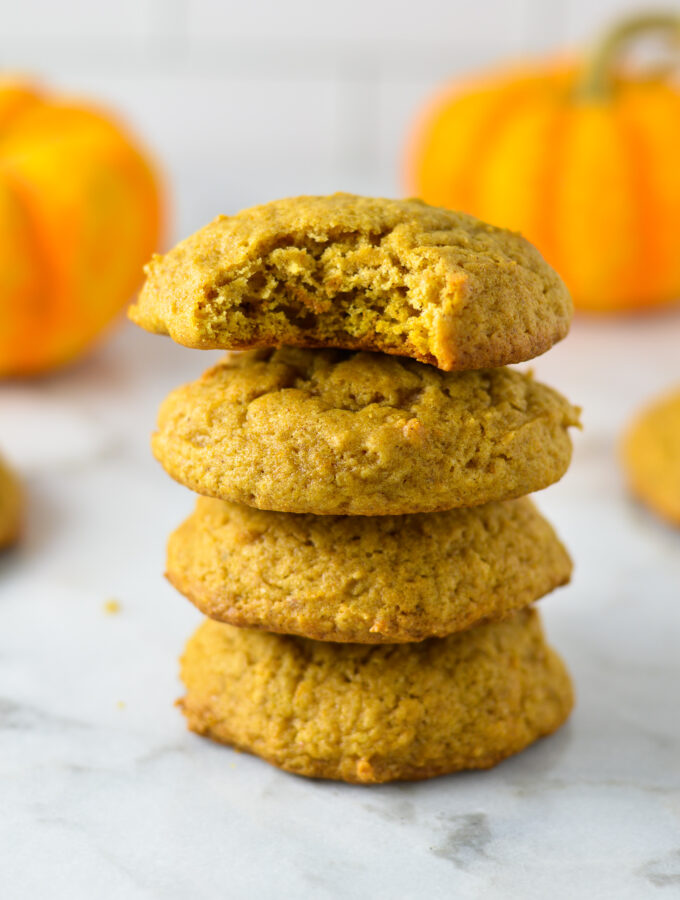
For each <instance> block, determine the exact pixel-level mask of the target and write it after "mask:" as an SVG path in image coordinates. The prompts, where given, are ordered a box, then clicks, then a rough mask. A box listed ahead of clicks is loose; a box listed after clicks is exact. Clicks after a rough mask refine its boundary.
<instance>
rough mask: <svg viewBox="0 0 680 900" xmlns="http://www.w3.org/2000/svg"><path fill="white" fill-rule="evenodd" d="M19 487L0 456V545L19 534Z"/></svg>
mask: <svg viewBox="0 0 680 900" xmlns="http://www.w3.org/2000/svg"><path fill="white" fill-rule="evenodd" d="M20 519H21V488H20V487H19V482H18V481H17V478H16V476H15V475H14V473H13V472H12V471H11V469H9V468H8V466H7V465H6V463H5V462H4V461H3V460H2V459H1V458H0V547H6V546H8V545H9V544H12V543H14V541H15V540H16V539H17V538H18V536H19V525H20Z"/></svg>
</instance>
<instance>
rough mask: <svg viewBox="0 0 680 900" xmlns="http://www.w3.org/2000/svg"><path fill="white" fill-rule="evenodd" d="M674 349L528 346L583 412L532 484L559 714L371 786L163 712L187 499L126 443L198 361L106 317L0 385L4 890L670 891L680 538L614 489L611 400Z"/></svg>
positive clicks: (143, 429)
mask: <svg viewBox="0 0 680 900" xmlns="http://www.w3.org/2000/svg"><path fill="white" fill-rule="evenodd" d="M679 348H680V317H679V316H678V315H677V314H676V315H669V316H665V317H661V318H656V319H651V320H643V319H640V320H629V321H624V322H618V323H612V322H578V323H577V325H576V327H575V328H574V331H573V333H572V336H571V337H570V338H569V340H568V341H566V342H565V343H563V344H562V345H561V346H559V347H558V348H556V349H555V350H553V351H552V352H551V353H550V354H548V355H547V356H545V357H543V358H542V359H540V360H537V361H536V364H535V369H536V370H537V373H538V375H539V376H540V377H542V378H544V379H545V380H546V381H549V382H550V383H552V384H554V385H555V386H556V387H558V388H561V389H562V390H563V391H564V392H565V393H567V394H568V395H569V396H570V397H571V398H572V399H573V400H575V401H578V402H581V403H582V404H583V406H584V407H585V415H584V421H585V425H586V430H585V431H584V433H583V434H582V435H577V437H576V445H577V446H576V453H575V458H574V463H573V466H572V469H571V471H570V473H569V474H568V476H567V477H566V478H565V479H564V481H563V482H561V483H560V484H559V485H557V486H555V487H553V488H551V489H549V490H548V491H546V492H544V493H543V494H542V495H541V496H540V498H539V503H540V505H541V506H542V508H543V509H544V510H545V511H546V512H547V513H548V514H549V515H550V517H551V518H552V520H553V521H554V523H555V525H556V526H557V528H558V530H559V531H560V532H561V534H562V536H563V537H564V539H565V541H566V542H567V543H568V545H569V546H570V548H571V550H572V553H573V556H574V558H575V560H576V564H577V569H576V575H575V578H574V581H573V584H572V585H571V586H570V587H569V588H567V589H565V590H562V591H560V592H558V593H556V594H555V595H553V596H552V597H549V598H546V600H545V601H544V603H543V604H542V608H543V610H544V613H545V621H546V625H547V629H548V632H549V636H550V639H551V641H552V643H553V644H554V645H555V646H556V647H558V648H559V650H560V651H561V653H562V654H563V656H564V657H565V658H566V660H567V661H568V663H569V665H570V668H571V670H572V672H573V675H574V678H575V681H576V685H577V689H578V706H577V708H576V711H575V713H574V715H573V717H572V719H571V721H570V723H569V724H568V726H567V727H565V728H564V729H563V730H562V731H561V732H559V733H558V734H557V735H555V736H554V737H553V738H551V739H548V740H546V741H543V742H541V743H540V744H538V745H537V746H535V747H533V748H531V749H530V750H528V751H527V752H525V753H524V754H523V755H521V756H519V757H516V758H515V759H512V760H510V761H508V762H506V763H504V764H503V765H501V766H499V767H498V768H497V769H495V770H493V771H490V772H487V773H481V774H465V775H462V776H451V777H447V778H440V779H436V780H433V781H431V782H429V783H422V784H406V785H398V786H383V787H378V788H361V787H348V786H344V785H338V784H331V783H315V782H306V781H304V780H302V779H298V778H294V777H291V776H288V775H285V774H282V773H280V772H278V771H276V770H274V769H273V768H270V767H269V766H268V765H266V764H265V763H263V762H260V761H259V760H257V759H253V758H250V757H248V756H245V755H237V754H235V753H233V752H232V751H230V750H228V749H226V748H222V747H218V746H216V745H213V744H211V743H209V742H208V741H204V740H201V739H200V738H197V737H195V736H193V735H190V734H188V733H187V732H186V731H185V728H184V723H183V720H182V718H181V716H180V714H179V713H178V712H177V710H175V709H174V708H173V700H174V699H175V697H177V696H178V695H179V693H180V691H181V688H180V685H179V683H178V680H177V674H176V672H177V665H176V659H177V656H178V654H179V652H180V650H181V648H182V645H183V641H184V640H185V638H186V637H187V636H188V635H189V633H190V632H191V630H192V628H193V627H194V626H195V625H196V624H197V622H198V621H199V616H198V614H197V613H196V612H195V610H193V609H192V608H191V606H190V605H189V604H188V603H187V602H186V601H184V600H182V599H181V598H180V597H179V596H178V595H175V593H174V592H173V591H172V589H171V588H170V587H169V586H168V585H167V584H166V583H165V582H164V581H163V579H162V577H161V572H162V570H163V549H164V542H165V538H166V536H167V534H168V532H169V531H170V530H171V529H172V528H173V527H174V526H175V525H176V524H177V523H178V522H179V521H180V520H181V518H182V517H183V516H184V515H185V514H186V513H187V511H188V510H189V509H190V507H191V505H192V498H191V496H190V494H189V493H188V492H187V491H186V490H184V489H183V488H181V487H179V486H178V485H176V484H174V483H173V482H171V481H170V479H168V478H167V476H165V475H164V473H163V472H162V471H161V469H160V467H159V466H157V465H156V464H155V463H154V462H153V461H152V459H151V457H150V454H149V451H148V442H147V435H148V432H149V431H150V429H151V427H152V424H153V420H154V414H155V408H156V406H157V404H158V402H159V401H160V400H161V398H162V397H163V396H164V395H165V393H167V391H168V390H169V389H170V388H171V387H173V386H174V385H176V384H177V383H179V382H181V381H183V380H186V379H188V378H191V377H194V376H195V375H198V374H199V373H200V372H201V371H202V370H203V368H204V367H206V365H207V361H208V359H209V358H211V356H210V355H209V354H200V353H197V352H192V351H188V350H184V349H182V348H177V347H174V346H173V345H171V344H170V342H168V341H164V340H161V339H153V338H151V337H149V336H146V335H144V334H142V333H135V332H134V331H133V330H132V329H131V328H129V327H124V328H123V329H122V330H121V331H119V333H118V334H117V335H115V336H114V338H113V339H112V340H111V341H110V342H108V343H107V344H106V345H105V346H103V347H102V348H101V349H100V351H98V352H97V353H96V354H95V355H94V356H92V357H91V358H90V359H89V360H88V361H86V362H85V363H83V364H82V365H80V366H78V367H76V368H74V369H71V370H70V371H68V372H65V373H63V374H61V375H59V376H58V377H55V378H52V379H49V380H44V381H38V382H35V383H30V384H14V385H4V386H2V387H0V445H2V446H4V448H5V449H6V451H7V453H8V454H9V455H10V456H11V457H12V459H13V460H14V461H15V463H16V464H17V465H18V466H19V467H20V468H21V469H22V470H23V472H24V476H25V479H26V482H27V484H28V490H29V500H30V508H29V514H28V522H27V530H26V536H25V541H24V543H23V546H22V547H21V548H20V549H18V550H17V551H16V552H13V553H10V554H6V555H4V556H3V557H2V558H1V559H0V896H1V897H2V898H3V900H14V898H20V900H25V898H37V897H48V896H49V897H50V898H62V897H63V898H69V900H78V898H81V897H82V898H91V897H96V898H97V900H108V898H126V900H127V898H163V900H165V898H191V900H198V898H213V897H231V898H271V897H276V898H301V897H304V898H307V897H310V898H327V897H330V898H344V897H357V898H363V897H369V896H370V897H376V898H381V897H385V898H388V897H389V898H397V897H398V898H401V897H408V898H411V897H432V898H439V897H447V898H448V897H454V896H455V897H466V898H467V897H470V898H485V900H496V898H498V900H501V898H508V897H521V898H533V897H537V898H538V897H541V898H544V897H550V898H561V897H565V898H572V897H587V898H589V900H593V898H600V897H602V898H611V897H616V898H617V900H622V898H635V900H639V898H643V900H644V898H648V897H649V898H666V897H677V896H680V700H679V698H678V693H679V688H680V603H679V602H678V601H679V600H680V597H679V593H680V533H676V532H673V531H671V530H670V529H668V528H666V527H664V526H663V525H661V524H660V523H657V522H656V521H655V520H654V519H653V518H652V517H651V516H649V515H648V514H647V513H646V512H644V511H643V510H641V509H640V508H638V507H636V506H635V505H634V504H632V503H630V502H629V500H628V499H627V497H626V494H625V491H624V489H623V485H622V480H621V476H620V472H619V469H618V467H617V463H616V458H615V444H616V439H617V435H618V433H619V431H620V429H621V426H622V424H623V423H624V422H625V420H626V418H627V417H628V415H629V414H630V412H631V411H632V410H633V409H634V408H635V407H636V406H637V405H638V404H639V403H641V402H642V401H643V400H644V399H645V398H646V397H648V396H650V395H651V394H653V393H654V392H655V391H657V390H659V389H661V388H663V387H665V386H667V385H669V384H671V383H672V382H673V381H676V382H680V351H679ZM109 599H116V600H117V601H118V602H119V603H120V607H121V609H120V613H119V614H118V615H107V614H106V612H105V608H104V606H105V603H106V601H107V600H109Z"/></svg>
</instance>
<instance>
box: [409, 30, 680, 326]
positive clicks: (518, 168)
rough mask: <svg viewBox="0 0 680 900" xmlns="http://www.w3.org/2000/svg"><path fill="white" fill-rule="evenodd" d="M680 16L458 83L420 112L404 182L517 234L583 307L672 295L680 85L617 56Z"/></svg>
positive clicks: (627, 304) (634, 305) (679, 187)
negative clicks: (558, 57) (569, 54)
mask: <svg viewBox="0 0 680 900" xmlns="http://www.w3.org/2000/svg"><path fill="white" fill-rule="evenodd" d="M648 32H653V33H655V34H656V33H660V34H661V36H666V37H669V38H671V37H675V38H678V37H680V18H678V17H675V16H672V15H668V16H666V15H658V16H651V15H650V16H645V17H640V18H636V19H634V20H633V19H632V20H629V21H627V22H623V23H622V24H620V25H619V26H618V27H616V28H614V29H613V30H612V31H611V32H610V33H609V34H608V35H607V36H606V37H605V38H604V40H603V41H602V43H601V44H600V45H599V46H598V47H597V48H596V49H595V52H594V53H593V55H592V58H591V59H590V60H589V61H587V62H585V63H580V64H573V63H560V62H554V63H552V64H548V65H545V66H543V65H540V64H539V65H535V66H533V67H528V66H527V67H523V68H518V69H515V70H512V71H501V72H495V73H489V74H488V76H487V77H483V78H480V79H479V80H477V81H475V82H470V83H467V84H460V85H454V86H453V87H452V88H450V89H448V90H447V91H446V92H445V93H444V94H443V95H442V96H440V97H438V98H437V99H435V100H434V102H433V103H432V105H431V107H430V108H429V109H428V110H426V112H425V114H424V116H423V118H422V120H421V122H420V124H419V127H418V128H417V131H416V134H415V135H414V139H413V142H412V145H411V147H410V152H409V155H408V160H407V179H408V189H409V191H410V192H412V193H415V194H417V195H418V196H420V197H422V198H423V199H424V200H427V201H428V202H430V203H434V204H439V205H442V206H448V207H453V208H458V209H463V210H466V211H467V212H470V213H473V214H474V215H477V216H479V217H481V218H482V219H487V220H488V221H490V222H493V223H494V224H497V225H504V226H506V227H509V228H513V229H516V230H518V231H521V232H522V233H523V234H524V235H525V236H526V237H527V238H529V240H531V241H532V242H534V243H535V244H536V245H537V246H538V248H539V249H540V250H541V251H542V253H543V254H544V256H545V257H546V259H547V260H548V261H549V262H550V263H551V264H552V265H553V266H554V267H555V268H556V269H557V270H558V271H559V272H560V274H561V275H562V277H563V278H564V280H565V281H566V283H567V285H568V286H569V288H570V289H571V292H572V295H573V297H574V301H575V303H576V305H577V306H578V307H580V308H581V309H588V310H601V311H614V310H626V309H641V308H646V307H651V306H657V305H661V304H666V303H669V302H671V301H673V300H677V299H678V298H680V225H679V223H680V87H679V86H678V84H677V83H675V84H674V83H673V81H672V80H671V79H670V78H668V77H666V75H665V74H664V73H663V72H662V71H657V72H656V73H654V74H652V73H648V75H647V76H646V77H643V76H642V74H641V73H639V74H637V75H636V74H635V73H633V72H631V71H630V70H625V69H623V68H622V67H621V66H620V65H619V63H620V59H621V56H622V54H623V52H624V51H625V50H627V49H628V48H629V45H630V43H631V41H632V40H633V39H634V38H636V37H638V36H640V35H646V34H647V33H648Z"/></svg>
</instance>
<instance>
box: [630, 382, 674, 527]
mask: <svg viewBox="0 0 680 900" xmlns="http://www.w3.org/2000/svg"><path fill="white" fill-rule="evenodd" d="M623 461H624V466H625V469H626V473H627V475H628V481H629V483H630V487H631V490H632V491H633V493H634V494H635V495H636V496H637V497H639V498H640V500H642V501H643V502H644V503H646V504H647V505H648V506H649V507H651V508H652V509H653V510H654V511H655V512H657V513H658V514H659V515H660V516H663V517H664V518H666V519H668V520H669V521H671V522H673V523H674V524H676V525H680V389H678V390H675V391H674V392H672V393H670V394H667V395H665V396H664V397H662V398H661V399H660V400H657V401H656V402H655V403H654V404H653V405H652V406H650V407H649V408H648V409H646V410H644V411H643V412H642V414H641V415H640V416H639V417H638V418H637V419H636V421H635V422H634V423H633V425H632V426H631V428H630V429H629V431H628V433H627V435H626V437H625V439H624V443H623Z"/></svg>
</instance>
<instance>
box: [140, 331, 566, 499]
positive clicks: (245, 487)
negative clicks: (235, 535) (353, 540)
mask: <svg viewBox="0 0 680 900" xmlns="http://www.w3.org/2000/svg"><path fill="white" fill-rule="evenodd" d="M576 424H578V411H577V410H576V409H575V408H574V407H572V406H571V405H570V404H569V403H568V402H567V401H566V400H565V399H564V398H563V397H561V396H560V394H558V393H557V392H556V391H553V390H552V389H551V388H548V387H545V385H542V384H539V383H537V382H535V381H533V379H532V378H531V377H530V376H529V375H525V374H522V373H520V372H517V371H514V370H512V369H505V368H502V369H488V370H484V371H480V372H454V373H446V372H441V371H440V370H439V369H435V368H433V367H432V366H426V365H423V364H422V363H417V362H414V361H413V360H408V359H400V358H397V357H393V356H384V355H382V354H370V353H348V352H346V351H340V350H335V351H332V350H316V351H314V350H299V349H294V348H290V347H288V348H283V349H282V350H277V351H272V350H260V351H251V352H250V353H245V354H238V355H233V356H232V357H231V358H227V359H226V360H225V361H224V362H222V363H220V364H219V365H217V366H215V367H214V368H213V369H210V370H209V371H208V372H206V373H205V375H204V376H203V377H202V378H201V379H199V380H198V381H196V382H193V383H192V384H188V385H186V386H184V387H181V388H179V389H177V390H175V391H174V392H173V393H171V394H170V395H169V396H168V397H167V399H166V400H165V402H164V403H163V405H162V406H161V409H160V414H159V424H158V432H157V433H156V434H155V435H154V437H153V441H152V445H153V451H154V454H155V455H156V458H157V459H158V460H159V461H160V462H161V463H162V464H163V466H164V467H165V468H166V470H167V471H168V472H169V473H170V475H172V477H173V478H175V479H176V480H177V481H180V482H181V483H182V484H185V485H186V486H187V487H189V488H191V490H193V491H196V492H197V493H199V494H206V495H209V496H212V497H218V498H220V499H222V500H232V501H235V502H239V503H245V504H246V505H247V506H255V507H258V508H260V509H274V510H278V511H280V512H299V513H315V514H317V515H330V514H343V515H344V514H349V515H389V514H396V515H400V514H403V513H415V512H434V511H436V510H444V509H452V508H454V507H460V506H477V505H480V504H482V503H488V502H490V501H492V500H505V499H510V498H512V497H519V496H522V495H524V494H529V493H531V492H532V491H537V490H540V489H541V488H544V487H547V486H548V485H549V484H552V482H554V481H557V480H558V479H559V478H561V477H562V475H563V474H564V472H565V471H566V469H567V466H568V465H569V460H570V458H571V441H570V439H569V435H568V433H567V429H568V428H569V427H570V426H572V425H576Z"/></svg>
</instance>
